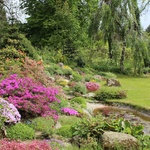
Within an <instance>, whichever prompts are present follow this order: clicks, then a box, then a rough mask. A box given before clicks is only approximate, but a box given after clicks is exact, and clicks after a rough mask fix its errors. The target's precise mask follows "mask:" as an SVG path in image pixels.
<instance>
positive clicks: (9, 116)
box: [0, 98, 21, 123]
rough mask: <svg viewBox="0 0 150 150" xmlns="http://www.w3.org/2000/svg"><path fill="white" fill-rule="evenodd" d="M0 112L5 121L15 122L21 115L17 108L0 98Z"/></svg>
mask: <svg viewBox="0 0 150 150" xmlns="http://www.w3.org/2000/svg"><path fill="white" fill-rule="evenodd" d="M0 104H1V107H0V114H1V116H2V117H4V118H5V122H7V123H17V122H19V121H20V119H21V115H20V114H19V112H18V110H17V108H16V107H15V106H14V105H13V104H10V103H9V102H7V101H6V100H4V99H2V98H0Z"/></svg>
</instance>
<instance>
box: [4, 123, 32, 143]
mask: <svg viewBox="0 0 150 150" xmlns="http://www.w3.org/2000/svg"><path fill="white" fill-rule="evenodd" d="M6 131H7V137H8V138H10V139H14V140H32V139H34V138H35V130H34V129H32V128H30V127H29V126H28V125H26V124H23V123H17V124H15V125H12V126H10V127H8V128H7V130H6Z"/></svg>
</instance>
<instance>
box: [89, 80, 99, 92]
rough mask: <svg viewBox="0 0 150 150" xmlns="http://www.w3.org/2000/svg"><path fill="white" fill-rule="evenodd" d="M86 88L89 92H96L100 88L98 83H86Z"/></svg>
mask: <svg viewBox="0 0 150 150" xmlns="http://www.w3.org/2000/svg"><path fill="white" fill-rule="evenodd" d="M86 88H87V89H88V90H89V91H91V92H92V91H97V90H99V88H100V85H99V84H98V83H95V82H87V83H86Z"/></svg>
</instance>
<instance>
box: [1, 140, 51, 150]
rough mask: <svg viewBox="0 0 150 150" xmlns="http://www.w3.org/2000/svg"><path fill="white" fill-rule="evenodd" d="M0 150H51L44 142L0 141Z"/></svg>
mask: <svg viewBox="0 0 150 150" xmlns="http://www.w3.org/2000/svg"><path fill="white" fill-rule="evenodd" d="M0 150H52V148H51V147H50V146H49V144H48V143H47V142H46V141H39V140H34V141H32V142H19V141H9V140H7V139H2V140H0Z"/></svg>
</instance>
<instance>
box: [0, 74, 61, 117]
mask: <svg viewBox="0 0 150 150" xmlns="http://www.w3.org/2000/svg"><path fill="white" fill-rule="evenodd" d="M57 93H58V91H57V89H55V88H51V87H45V86H43V85H42V84H41V83H37V82H36V81H34V80H33V79H31V78H28V77H23V78H21V77H19V76H18V75H17V74H13V75H11V76H10V77H8V78H6V79H4V80H3V81H1V83H0V96H2V97H4V98H7V100H8V101H9V102H10V103H12V104H13V105H14V106H15V107H16V108H17V109H18V110H19V111H20V112H21V111H24V112H27V113H32V115H35V116H36V115H41V116H47V115H51V116H53V117H54V118H55V119H57V117H58V116H57V112H56V111H55V110H52V109H51V108H50V104H51V103H52V102H55V101H57V102H59V100H58V99H57V98H56V95H57Z"/></svg>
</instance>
